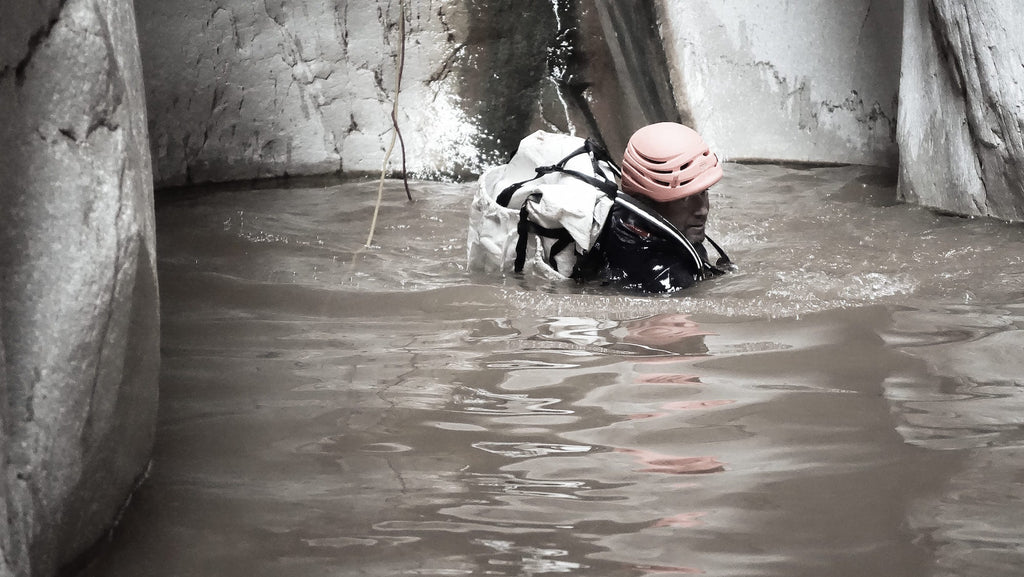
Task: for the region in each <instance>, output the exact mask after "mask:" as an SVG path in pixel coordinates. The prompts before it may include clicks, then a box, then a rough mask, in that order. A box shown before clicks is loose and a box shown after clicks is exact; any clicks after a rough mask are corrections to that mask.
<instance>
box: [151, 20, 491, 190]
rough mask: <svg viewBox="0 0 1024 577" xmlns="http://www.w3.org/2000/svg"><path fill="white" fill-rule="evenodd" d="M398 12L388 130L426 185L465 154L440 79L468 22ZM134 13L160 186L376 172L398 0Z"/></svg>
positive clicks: (471, 154) (467, 133)
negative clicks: (400, 70) (397, 131)
mask: <svg viewBox="0 0 1024 577" xmlns="http://www.w3.org/2000/svg"><path fill="white" fill-rule="evenodd" d="M411 4H412V6H411V7H410V10H409V13H408V14H407V15H406V20H407V25H408V28H407V30H406V32H407V37H406V46H407V52H406V59H405V73H404V75H403V91H402V95H401V100H400V105H401V107H400V111H399V121H400V123H401V126H402V128H403V133H404V136H405V140H406V146H407V148H408V150H409V151H411V154H410V155H409V163H410V169H411V170H415V171H417V172H418V173H419V174H421V175H422V176H431V175H432V174H434V173H436V172H437V171H443V170H445V169H447V168H448V167H452V166H456V165H458V164H460V163H470V164H472V162H473V160H474V159H475V157H476V151H475V149H474V147H473V141H472V137H473V136H474V134H475V133H476V127H475V126H474V124H473V123H471V122H469V120H468V118H467V115H466V113H465V111H464V110H463V108H462V106H460V103H459V97H458V85H457V78H456V77H455V76H454V75H453V61H454V60H455V59H457V58H459V57H460V56H461V55H462V54H463V53H464V52H465V51H466V50H467V30H468V29H469V17H470V14H469V13H468V12H467V11H466V10H465V9H464V7H462V5H461V2H431V1H425V2H412V3H411ZM136 8H137V11H138V14H139V38H140V41H141V48H142V55H143V62H144V65H145V71H146V92H147V99H148V104H149V115H150V121H151V134H152V146H153V161H154V174H155V177H156V180H157V182H158V183H160V184H161V185H168V184H183V183H186V182H204V181H213V180H233V179H248V178H258V177H265V176H280V175H284V174H289V175H301V174H322V173H332V172H338V171H349V172H360V171H370V172H372V171H379V170H380V164H381V161H382V159H383V157H384V151H385V149H386V147H387V143H388V141H389V139H390V132H389V131H390V127H391V119H390V114H391V105H392V104H391V103H392V96H393V93H394V88H395V82H396V63H397V55H398V51H399V50H398V48H399V46H398V43H399V41H400V37H399V35H398V33H397V28H398V19H399V4H398V3H397V2H387V1H377V0H368V1H360V2H346V1H341V2H319V1H315V0H299V1H295V2H284V1H283V0H268V1H267V2H253V1H251V0H218V1H217V2H213V3H211V2H209V1H208V0H183V1H181V2H165V1H164V0H138V1H137V2H136ZM395 158H396V159H398V158H399V156H398V155H397V154H396V155H395ZM395 165H397V166H401V164H400V162H397V161H396V163H395Z"/></svg>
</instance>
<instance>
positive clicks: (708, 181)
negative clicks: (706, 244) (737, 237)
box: [622, 122, 722, 243]
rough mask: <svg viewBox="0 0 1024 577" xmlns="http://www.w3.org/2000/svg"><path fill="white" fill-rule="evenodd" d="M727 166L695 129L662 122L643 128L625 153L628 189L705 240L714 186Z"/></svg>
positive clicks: (693, 238) (698, 239)
mask: <svg viewBox="0 0 1024 577" xmlns="http://www.w3.org/2000/svg"><path fill="white" fill-rule="evenodd" d="M721 178H722V165H721V163H719V162H718V157H717V156H716V155H715V154H714V153H712V152H711V150H710V149H709V147H708V145H707V143H705V142H704V139H703V138H701V137H700V135H699V134H697V132H696V131H694V130H693V129H692V128H689V127H687V126H683V125H682V124H679V123H676V122H659V123H657V124H650V125H648V126H645V127H643V128H641V129H640V130H637V131H636V132H634V133H633V136H632V137H630V139H629V142H628V143H627V144H626V152H625V154H624V155H623V157H622V190H624V191H625V192H627V193H629V194H632V195H635V196H641V197H644V198H646V199H648V200H650V201H651V202H652V204H653V205H654V207H655V209H656V210H657V211H658V212H659V213H661V215H662V216H664V217H665V218H667V219H668V220H669V221H670V222H672V224H674V225H675V226H676V227H677V228H678V229H679V230H680V232H682V233H683V235H685V236H686V238H687V239H688V240H689V241H690V242H693V243H700V242H703V241H704V224H705V223H706V222H707V218H708V211H709V209H710V204H709V201H708V194H707V191H708V188H710V187H711V185H713V184H715V183H716V182H718V181H719V180H721Z"/></svg>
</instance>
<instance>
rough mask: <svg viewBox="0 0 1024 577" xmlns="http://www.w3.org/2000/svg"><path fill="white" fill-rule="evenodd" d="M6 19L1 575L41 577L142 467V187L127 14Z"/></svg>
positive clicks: (34, 10)
mask: <svg viewBox="0 0 1024 577" xmlns="http://www.w3.org/2000/svg"><path fill="white" fill-rule="evenodd" d="M3 8H4V10H3V13H4V22H3V24H2V28H3V33H2V34H0V38H2V39H3V40H2V41H0V45H2V51H0V54H2V56H0V71H2V72H0V101H2V102H4V103H5V106H4V107H2V108H0V142H2V143H3V144H2V145H0V146H3V151H2V152H3V161H2V162H0V181H2V182H4V187H3V188H0V205H2V206H3V207H4V209H3V217H4V223H3V224H4V226H3V227H0V349H2V353H0V361H2V362H0V375H2V377H0V388H2V389H3V393H2V396H3V397H4V399H3V400H4V401H6V402H5V403H3V404H2V405H0V424H2V427H3V435H2V440H0V456H2V457H3V469H2V475H0V501H2V503H0V512H3V513H4V515H3V517H2V518H3V519H5V521H6V523H5V524H4V525H3V526H2V527H0V549H2V553H3V556H2V559H0V575H3V576H5V577H6V576H8V575H11V576H22V575H26V576H27V575H51V574H54V573H55V572H56V571H57V570H58V569H59V568H60V567H62V566H66V565H67V564H69V563H73V562H74V560H75V558H76V557H77V556H78V555H79V554H81V553H82V552H83V551H85V550H86V549H87V548H89V547H90V546H92V545H93V543H95V542H96V541H97V540H98V539H99V538H100V537H101V536H102V535H103V534H104V532H105V531H106V530H107V529H108V528H109V527H110V525H111V524H112V523H113V520H114V518H115V516H116V515H117V514H118V511H119V510H120V508H121V507H122V505H123V503H124V502H125V499H126V498H127V497H128V495H129V493H130V491H131V490H132V488H133V486H134V484H135V483H136V480H137V478H138V477H139V476H140V475H141V474H142V473H143V471H144V470H145V469H146V467H147V463H148V459H149V451H150V448H151V444H152V434H153V427H154V424H155V414H156V413H155V410H156V385H157V382H156V379H157V367H158V364H159V361H158V347H159V343H158V341H159V335H158V327H157V324H158V322H157V315H158V312H157V311H158V309H157V289H156V276H155V265H154V263H155V255H154V252H155V242H154V237H153V223H152V219H153V216H152V181H151V171H150V165H149V155H148V147H147V146H146V143H147V132H146V127H145V107H144V101H143V93H142V86H141V80H142V79H141V65H140V61H139V57H138V47H137V44H136V39H135V22H134V16H133V14H132V9H131V4H130V2H127V1H126V0H66V1H63V2H50V3H41V4H24V3H23V4H19V6H18V7H14V6H4V7H3ZM8 32H10V34H8Z"/></svg>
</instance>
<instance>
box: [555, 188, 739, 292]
mask: <svg viewBox="0 0 1024 577" xmlns="http://www.w3.org/2000/svg"><path fill="white" fill-rule="evenodd" d="M616 198H617V200H616V202H615V204H614V205H613V206H612V209H611V212H610V213H609V215H608V221H607V223H606V224H605V226H604V229H603V230H602V231H601V236H600V237H599V238H598V241H597V243H596V244H595V245H594V247H593V248H592V249H591V250H590V251H589V252H588V253H587V254H586V255H583V257H582V258H580V259H579V260H578V262H577V266H576V270H575V271H574V272H573V275H572V276H573V278H575V279H577V280H579V281H593V280H600V281H601V282H602V283H604V284H610V285H614V286H618V287H622V288H625V289H629V290H638V291H642V292H648V293H667V292H675V291H677V290H681V289H685V288H688V287H691V286H693V285H694V284H696V283H697V282H698V281H700V280H702V279H705V278H708V277H711V276H715V275H718V274H722V273H723V272H724V270H723V269H722V268H720V267H728V266H729V265H730V264H731V263H729V262H728V257H725V255H724V253H722V256H723V259H724V260H722V259H720V260H719V263H718V266H716V265H713V264H711V263H710V261H709V260H708V254H707V250H706V249H705V248H704V244H703V243H698V244H693V243H690V242H689V241H688V240H686V238H685V237H684V236H683V235H682V233H680V232H679V230H678V229H676V228H675V227H674V226H673V225H672V224H671V223H669V222H668V221H667V220H665V219H664V218H663V217H661V216H660V215H658V214H657V213H656V212H654V211H653V210H651V209H650V208H649V207H648V206H646V205H645V203H642V202H640V201H638V200H636V199H635V198H633V197H630V196H628V195H626V194H625V193H622V192H619V194H618V196H617V197H616ZM712 244H713V241H712ZM716 250H718V249H717V245H716ZM719 252H720V253H721V251H720V250H719Z"/></svg>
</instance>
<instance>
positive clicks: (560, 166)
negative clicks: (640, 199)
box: [495, 138, 619, 208]
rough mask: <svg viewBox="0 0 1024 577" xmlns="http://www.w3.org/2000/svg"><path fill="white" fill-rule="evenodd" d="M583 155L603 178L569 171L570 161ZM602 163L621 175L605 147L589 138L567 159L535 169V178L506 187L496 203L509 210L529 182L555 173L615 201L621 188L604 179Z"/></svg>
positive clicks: (613, 182) (595, 172) (496, 199)
mask: <svg viewBox="0 0 1024 577" xmlns="http://www.w3.org/2000/svg"><path fill="white" fill-rule="evenodd" d="M581 154H586V155H587V156H589V157H590V162H591V164H592V165H593V167H594V174H600V175H601V177H596V176H591V175H589V174H584V173H582V172H579V171H576V170H572V169H568V168H566V167H565V165H566V164H567V163H568V162H569V161H570V160H572V159H573V158H576V157H577V156H579V155H581ZM601 161H604V162H606V163H607V164H608V165H609V166H611V167H612V169H613V171H614V172H615V174H616V175H618V174H619V167H618V166H616V165H615V163H614V162H612V160H611V156H610V155H609V154H608V151H607V150H605V149H604V147H603V146H601V145H600V144H598V143H597V142H596V141H594V140H592V139H590V138H588V139H586V140H585V141H584V142H583V146H581V147H579V148H577V149H576V150H574V151H572V152H570V153H569V154H568V155H567V156H566V157H565V158H563V159H562V160H559V161H558V162H556V163H555V164H552V165H550V166H538V167H537V168H535V169H534V170H535V172H536V173H537V174H536V176H534V177H533V178H528V179H526V180H523V181H521V182H516V183H513V184H510V185H508V186H506V187H505V188H504V190H502V191H501V192H500V193H499V194H498V196H497V197H496V198H495V202H497V203H498V204H499V205H501V206H503V207H505V208H509V206H508V204H509V202H511V201H512V196H513V195H514V194H515V193H516V191H518V190H519V189H520V188H522V187H523V185H525V184H527V183H529V182H533V181H534V180H537V179H538V178H540V177H542V176H544V175H546V174H551V173H553V172H561V173H563V174H568V175H570V176H572V177H574V178H578V179H580V180H582V181H583V182H585V183H587V184H589V185H590V186H593V187H594V188H596V189H598V190H600V191H601V192H603V193H605V194H606V195H608V197H609V198H611V199H612V200H615V196H616V195H617V194H618V191H619V186H618V185H617V184H616V183H615V181H614V180H610V179H608V178H605V177H604V170H603V169H602V168H601V166H600V165H599V162H601Z"/></svg>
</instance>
